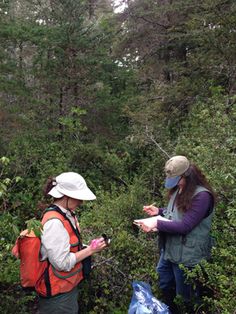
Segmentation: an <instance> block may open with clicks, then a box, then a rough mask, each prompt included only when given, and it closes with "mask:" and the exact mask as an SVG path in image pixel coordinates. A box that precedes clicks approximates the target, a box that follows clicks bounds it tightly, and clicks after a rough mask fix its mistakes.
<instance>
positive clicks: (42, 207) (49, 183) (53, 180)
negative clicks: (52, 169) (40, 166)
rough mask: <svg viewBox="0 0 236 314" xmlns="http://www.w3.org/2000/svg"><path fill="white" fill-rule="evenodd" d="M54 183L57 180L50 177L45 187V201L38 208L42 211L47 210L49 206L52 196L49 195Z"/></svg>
mask: <svg viewBox="0 0 236 314" xmlns="http://www.w3.org/2000/svg"><path fill="white" fill-rule="evenodd" d="M54 182H56V179H55V178H54V177H49V178H48V179H47V181H46V183H45V185H44V187H43V196H44V200H43V201H41V202H39V203H38V207H39V208H40V209H41V210H45V208H46V207H48V206H49V203H48V201H49V198H50V197H51V196H50V195H48V192H49V191H51V189H52V188H53V186H54Z"/></svg>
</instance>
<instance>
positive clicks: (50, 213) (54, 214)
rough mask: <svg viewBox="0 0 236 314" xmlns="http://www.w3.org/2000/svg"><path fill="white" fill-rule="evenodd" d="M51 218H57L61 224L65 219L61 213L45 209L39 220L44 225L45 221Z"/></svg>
mask: <svg viewBox="0 0 236 314" xmlns="http://www.w3.org/2000/svg"><path fill="white" fill-rule="evenodd" d="M51 219H59V220H60V221H61V222H62V223H63V224H64V221H65V218H64V217H63V216H62V215H61V214H59V213H58V212H56V211H54V210H53V209H52V210H50V211H46V212H45V214H44V215H43V219H42V221H41V223H42V225H43V226H44V225H45V223H46V222H47V221H48V220H51Z"/></svg>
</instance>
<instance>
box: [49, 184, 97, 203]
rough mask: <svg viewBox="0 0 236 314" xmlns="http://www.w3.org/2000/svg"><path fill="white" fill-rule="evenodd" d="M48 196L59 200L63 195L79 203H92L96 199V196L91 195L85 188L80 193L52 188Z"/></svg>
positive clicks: (56, 187)
mask: <svg viewBox="0 0 236 314" xmlns="http://www.w3.org/2000/svg"><path fill="white" fill-rule="evenodd" d="M48 194H49V195H51V196H52V197H54V198H61V197H63V196H64V195H66V196H69V197H71V198H74V199H76V200H81V201H93V200H95V199H96V196H95V195H94V194H93V192H92V191H91V190H90V189H89V188H88V187H87V188H85V189H83V190H81V191H77V192H75V191H65V190H63V191H60V187H58V186H54V187H53V188H52V189H51V190H50V191H49V192H48Z"/></svg>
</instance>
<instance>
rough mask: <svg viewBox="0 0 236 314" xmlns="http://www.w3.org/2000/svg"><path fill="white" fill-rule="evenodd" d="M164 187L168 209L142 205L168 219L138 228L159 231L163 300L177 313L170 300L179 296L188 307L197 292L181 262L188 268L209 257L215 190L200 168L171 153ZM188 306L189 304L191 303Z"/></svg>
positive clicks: (159, 271)
mask: <svg viewBox="0 0 236 314" xmlns="http://www.w3.org/2000/svg"><path fill="white" fill-rule="evenodd" d="M165 173H166V180H165V187H166V188H167V189H169V193H168V196H169V203H168V205H167V208H158V207H155V206H152V205H151V206H144V208H143V209H144V211H145V212H146V213H147V214H149V215H150V216H154V215H158V214H159V215H161V216H164V217H165V218H167V219H168V220H167V221H166V220H157V222H156V223H154V225H153V226H149V227H146V226H145V225H144V224H142V225H141V228H142V229H143V230H144V231H145V232H149V231H152V230H154V229H155V230H158V231H159V234H160V236H161V239H162V241H161V243H162V245H161V254H160V259H159V263H158V266H157V272H158V274H159V287H160V289H161V290H162V292H163V296H164V301H165V302H166V303H167V304H168V305H169V306H170V307H171V309H172V311H173V313H178V312H177V309H176V308H175V305H174V303H173V299H174V297H175V296H176V295H180V296H182V298H183V299H184V301H185V303H186V305H187V306H189V304H190V300H192V299H194V297H196V296H197V300H196V299H195V302H198V301H199V291H198V290H193V287H192V286H191V285H190V284H188V283H186V276H185V273H184V271H183V270H182V269H181V268H180V267H179V265H180V264H183V265H184V266H186V267H187V268H189V269H191V268H192V267H194V266H195V265H197V264H198V263H200V261H201V260H203V259H208V258H209V256H210V251H211V246H212V238H211V236H210V231H211V224H212V217H213V213H214V203H215V197H214V192H213V190H212V188H211V186H210V184H209V183H208V182H207V180H206V178H205V176H204V175H203V173H202V172H201V171H200V169H199V168H198V167H197V166H196V165H194V164H191V163H190V162H189V160H188V159H187V158H186V157H185V156H174V157H172V158H170V159H169V160H168V161H167V162H166V164H165ZM190 307H191V306H190Z"/></svg>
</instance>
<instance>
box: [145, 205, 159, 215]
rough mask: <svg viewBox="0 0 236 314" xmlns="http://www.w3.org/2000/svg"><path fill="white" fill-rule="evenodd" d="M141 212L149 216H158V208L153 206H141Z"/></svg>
mask: <svg viewBox="0 0 236 314" xmlns="http://www.w3.org/2000/svg"><path fill="white" fill-rule="evenodd" d="M143 211H145V213H147V214H148V215H149V216H155V215H158V214H159V208H158V207H155V206H153V205H147V206H143Z"/></svg>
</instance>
